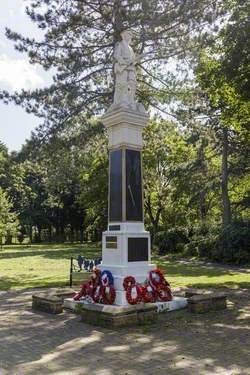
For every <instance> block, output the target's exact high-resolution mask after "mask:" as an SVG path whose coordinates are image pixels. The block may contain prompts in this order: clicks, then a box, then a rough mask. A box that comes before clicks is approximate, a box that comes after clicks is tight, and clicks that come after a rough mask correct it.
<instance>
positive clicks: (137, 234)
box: [100, 30, 155, 305]
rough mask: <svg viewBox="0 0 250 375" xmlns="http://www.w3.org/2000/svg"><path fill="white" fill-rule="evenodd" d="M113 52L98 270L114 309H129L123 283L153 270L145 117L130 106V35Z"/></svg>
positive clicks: (132, 93)
mask: <svg viewBox="0 0 250 375" xmlns="http://www.w3.org/2000/svg"><path fill="white" fill-rule="evenodd" d="M121 36H122V41H121V42H119V43H118V44H117V45H116V48H115V51H114V57H115V66H114V71H115V75H116V85H115V95H114V103H113V104H112V106H111V107H110V109H109V110H108V112H107V113H106V114H105V115H104V116H103V118H102V121H103V123H104V125H105V127H106V128H107V130H108V137H109V197H108V206H109V207H108V216H109V219H108V229H107V231H105V232H103V237H102V265H101V266H100V269H101V270H102V271H103V270H109V271H110V272H112V274H113V277H114V287H115V289H116V300H115V304H117V305H128V302H127V300H126V292H125V291H124V288H123V280H124V278H125V277H126V276H134V277H135V279H136V281H137V282H139V283H142V282H144V281H145V280H146V278H147V276H148V272H149V271H150V270H151V269H153V268H154V267H155V266H154V265H153V264H151V263H150V253H151V244H150V234H149V232H147V231H145V228H144V214H143V183H142V148H143V141H142V131H143V128H144V127H145V126H147V123H148V120H149V116H148V114H147V113H146V112H145V110H144V108H143V106H142V105H141V104H138V103H136V101H135V97H134V96H135V86H136V74H135V64H136V61H137V60H138V58H137V57H136V56H135V54H134V52H133V50H132V48H131V47H130V45H129V42H130V41H131V36H132V35H131V32H130V31H129V30H125V31H124V32H123V33H121Z"/></svg>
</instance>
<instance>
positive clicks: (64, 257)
mask: <svg viewBox="0 0 250 375" xmlns="http://www.w3.org/2000/svg"><path fill="white" fill-rule="evenodd" d="M79 254H81V255H83V256H85V257H87V258H95V257H98V256H100V254H101V249H100V248H98V247H96V245H92V244H84V245H81V244H56V245H55V244H43V245H32V246H30V247H27V246H18V245H17V246H5V247H4V249H2V250H0V290H7V289H11V288H15V289H16V288H30V287H32V288H33V287H53V286H56V287H57V286H65V285H68V284H69V269H70V257H72V256H73V257H74V258H77V256H78V255H79Z"/></svg>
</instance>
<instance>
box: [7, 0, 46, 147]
mask: <svg viewBox="0 0 250 375" xmlns="http://www.w3.org/2000/svg"><path fill="white" fill-rule="evenodd" d="M28 3H29V0H0V89H5V90H8V91H10V92H13V91H19V90H21V89H35V88H40V87H44V86H46V85H48V84H49V82H50V80H51V77H50V74H49V73H47V72H44V71H43V70H42V68H40V67H39V66H36V65H31V64H29V62H28V59H27V57H26V55H25V54H21V53H20V52H18V51H15V49H14V45H13V43H12V42H11V41H9V40H8V39H7V38H6V36H5V27H8V28H10V29H11V30H13V31H17V32H20V33H21V34H23V35H24V36H31V37H34V38H41V36H42V35H41V31H40V30H39V29H38V28H37V27H36V25H35V24H34V23H32V22H31V21H30V20H29V18H28V17H27V15H26V14H25V7H26V5H27V4H28ZM40 121H41V120H40V119H38V118H36V117H35V116H33V115H32V114H28V113H26V112H25V110H24V109H22V108H21V107H18V106H16V105H14V104H10V105H5V104H2V103H1V102H0V141H1V142H3V143H5V145H6V146H7V147H8V149H9V151H18V150H20V148H21V146H22V144H23V143H24V142H25V140H26V139H28V138H29V137H30V134H31V131H32V130H34V129H35V127H36V126H38V125H39V123H40Z"/></svg>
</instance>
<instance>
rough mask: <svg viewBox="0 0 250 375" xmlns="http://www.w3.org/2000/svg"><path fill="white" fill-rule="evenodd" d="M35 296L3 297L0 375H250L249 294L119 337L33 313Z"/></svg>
mask: <svg viewBox="0 0 250 375" xmlns="http://www.w3.org/2000/svg"><path fill="white" fill-rule="evenodd" d="M34 292H35V291H34V290H29V291H22V292H8V293H1V294H0V375H85V374H86V375H166V374H167V375H175V374H178V375H219V374H223V375H249V374H250V306H249V301H250V298H249V297H250V293H249V291H244V290H237V291H234V292H233V291H232V292H230V293H231V294H229V297H228V299H229V306H228V309H227V310H223V311H217V312H215V313H207V314H204V315H202V316H200V315H199V316H197V315H195V316H194V315H193V314H191V313H188V312H187V311H186V310H180V311H176V312H171V313H168V314H160V315H159V322H157V323H155V324H153V325H149V326H142V327H133V328H126V329H117V330H111V329H107V328H97V327H93V326H90V325H87V324H84V323H82V322H80V318H79V316H76V315H74V314H72V313H68V312H67V311H66V312H63V313H62V314H60V315H57V316H54V315H48V314H46V313H43V312H38V313H37V312H33V311H32V309H31V296H32V294H33V293H34Z"/></svg>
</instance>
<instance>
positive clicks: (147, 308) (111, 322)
mask: <svg viewBox="0 0 250 375" xmlns="http://www.w3.org/2000/svg"><path fill="white" fill-rule="evenodd" d="M76 312H77V313H78V314H79V315H80V316H81V321H82V322H84V323H89V324H94V325H98V326H102V327H108V328H116V327H123V326H129V325H138V324H141V325H143V324H147V323H152V322H155V321H157V319H158V314H157V306H155V305H154V304H140V305H133V306H126V307H122V306H108V305H100V304H99V305H97V304H77V306H76Z"/></svg>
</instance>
